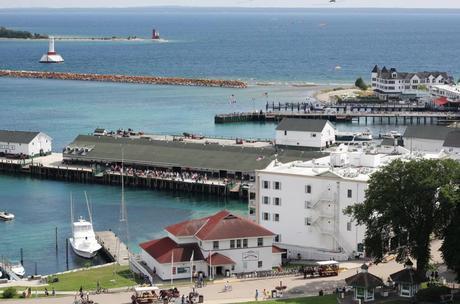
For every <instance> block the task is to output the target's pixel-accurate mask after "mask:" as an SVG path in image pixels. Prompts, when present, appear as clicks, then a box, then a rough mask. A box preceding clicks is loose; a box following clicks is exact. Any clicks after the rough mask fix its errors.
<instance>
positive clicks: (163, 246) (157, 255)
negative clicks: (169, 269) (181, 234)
mask: <svg viewBox="0 0 460 304" xmlns="http://www.w3.org/2000/svg"><path fill="white" fill-rule="evenodd" d="M139 246H140V247H141V248H142V249H144V250H145V251H146V252H147V253H148V254H149V255H150V256H152V257H153V258H154V259H155V260H157V261H158V263H161V264H166V263H171V256H174V257H173V262H174V263H176V262H189V261H190V258H191V257H192V252H193V260H194V261H202V260H203V259H204V257H203V255H202V254H201V250H200V248H199V247H198V244H196V243H189V244H177V243H176V242H174V241H173V240H171V239H170V238H169V237H164V238H162V239H158V240H152V241H148V242H145V243H142V244H140V245H139Z"/></svg>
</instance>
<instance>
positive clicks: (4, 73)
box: [0, 70, 247, 88]
mask: <svg viewBox="0 0 460 304" xmlns="http://www.w3.org/2000/svg"><path fill="white" fill-rule="evenodd" d="M0 77H12V78H38V79H59V80H82V81H101V82H119V83H139V84H157V85H180V86H199V87H221V88H246V87H247V84H246V83H245V82H243V81H239V80H219V79H194V78H180V77H156V76H129V75H104V74H82V73H63V72H39V71H13V70H0Z"/></svg>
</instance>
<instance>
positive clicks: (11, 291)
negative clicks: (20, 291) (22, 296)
mask: <svg viewBox="0 0 460 304" xmlns="http://www.w3.org/2000/svg"><path fill="white" fill-rule="evenodd" d="M16 293H17V292H16V288H13V287H8V288H7V289H5V290H3V298H4V299H12V298H14V297H15V296H16Z"/></svg>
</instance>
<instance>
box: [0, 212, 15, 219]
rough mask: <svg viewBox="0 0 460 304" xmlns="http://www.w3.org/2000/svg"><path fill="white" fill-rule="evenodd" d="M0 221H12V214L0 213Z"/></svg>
mask: <svg viewBox="0 0 460 304" xmlns="http://www.w3.org/2000/svg"><path fill="white" fill-rule="evenodd" d="M0 220H4V221H11V220H14V214H13V213H9V212H7V211H0Z"/></svg>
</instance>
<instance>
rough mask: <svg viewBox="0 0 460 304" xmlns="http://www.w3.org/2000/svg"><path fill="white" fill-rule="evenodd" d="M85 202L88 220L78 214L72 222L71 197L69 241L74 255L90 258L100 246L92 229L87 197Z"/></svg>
mask: <svg viewBox="0 0 460 304" xmlns="http://www.w3.org/2000/svg"><path fill="white" fill-rule="evenodd" d="M85 196H86V192H85ZM86 204H87V207H88V215H89V221H87V220H85V219H84V218H83V217H81V216H80V218H79V219H78V221H76V222H74V221H73V206H72V198H71V207H70V208H71V218H72V237H71V238H69V242H70V245H71V246H72V249H73V251H74V252H75V254H76V255H78V256H80V257H82V258H86V259H91V258H93V257H94V256H95V255H96V254H97V252H98V251H99V250H100V249H101V248H102V246H101V245H100V244H99V243H98V242H97V240H96V235H95V233H94V230H93V221H92V216H91V210H90V208H89V203H88V199H86Z"/></svg>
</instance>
